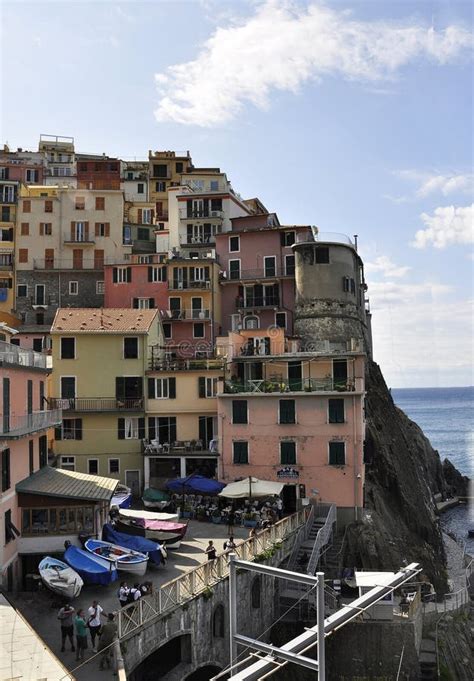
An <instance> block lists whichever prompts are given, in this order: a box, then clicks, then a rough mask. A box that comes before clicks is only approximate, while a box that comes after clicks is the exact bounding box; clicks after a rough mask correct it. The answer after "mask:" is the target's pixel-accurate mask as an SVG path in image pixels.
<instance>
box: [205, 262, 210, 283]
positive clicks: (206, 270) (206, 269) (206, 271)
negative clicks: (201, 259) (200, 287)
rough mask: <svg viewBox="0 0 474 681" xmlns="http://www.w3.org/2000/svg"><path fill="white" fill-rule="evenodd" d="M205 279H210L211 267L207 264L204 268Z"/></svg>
mask: <svg viewBox="0 0 474 681" xmlns="http://www.w3.org/2000/svg"><path fill="white" fill-rule="evenodd" d="M204 279H205V280H206V281H209V267H207V266H206V267H205V268H204Z"/></svg>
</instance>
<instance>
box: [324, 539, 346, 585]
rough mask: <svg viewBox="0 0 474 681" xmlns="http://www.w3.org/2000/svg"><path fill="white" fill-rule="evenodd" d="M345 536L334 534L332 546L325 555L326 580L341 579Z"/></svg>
mask: <svg viewBox="0 0 474 681" xmlns="http://www.w3.org/2000/svg"><path fill="white" fill-rule="evenodd" d="M344 540H345V535H344V534H333V537H332V544H330V545H329V546H328V549H327V551H326V552H325V553H324V555H323V570H324V575H325V577H326V579H339V578H340V576H341V569H342V558H343V551H342V549H343V546H344Z"/></svg>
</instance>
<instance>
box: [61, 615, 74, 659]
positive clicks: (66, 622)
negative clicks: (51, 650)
mask: <svg viewBox="0 0 474 681" xmlns="http://www.w3.org/2000/svg"><path fill="white" fill-rule="evenodd" d="M74 613H75V610H74V608H73V607H72V605H69V603H66V605H65V606H63V607H62V608H61V610H60V611H59V612H58V620H59V621H60V622H61V652H62V653H64V644H65V643H66V639H67V638H68V639H69V642H70V644H71V650H72V652H74V651H75V650H76V649H75V647H74V638H73V635H74V626H73V623H72V617H73V615H74Z"/></svg>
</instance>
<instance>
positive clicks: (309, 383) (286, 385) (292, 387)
mask: <svg viewBox="0 0 474 681" xmlns="http://www.w3.org/2000/svg"><path fill="white" fill-rule="evenodd" d="M354 390H355V383H354V380H353V379H347V380H345V381H338V380H334V379H332V378H327V379H326V378H323V379H320V378H303V379H299V380H296V379H294V380H293V379H290V380H289V379H282V380H278V381H272V380H268V381H266V380H264V379H254V380H248V381H246V382H245V383H239V382H237V381H225V384H224V392H225V393H290V392H307V393H311V392H334V391H336V392H352V391H354Z"/></svg>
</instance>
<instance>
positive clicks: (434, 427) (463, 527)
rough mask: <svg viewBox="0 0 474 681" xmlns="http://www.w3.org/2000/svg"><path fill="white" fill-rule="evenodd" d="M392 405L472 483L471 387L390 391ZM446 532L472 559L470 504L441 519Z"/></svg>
mask: <svg viewBox="0 0 474 681" xmlns="http://www.w3.org/2000/svg"><path fill="white" fill-rule="evenodd" d="M391 392H392V397H393V399H394V402H395V404H396V405H397V406H398V407H400V409H403V411H404V412H405V413H406V415H407V416H408V417H409V418H410V419H411V420H412V421H415V423H417V424H418V425H419V426H420V428H421V429H422V430H423V432H424V433H425V435H426V436H427V437H428V439H429V440H430V442H431V444H432V446H433V447H434V449H437V450H438V452H439V455H440V457H441V459H442V460H443V459H445V458H448V459H449V460H450V461H451V462H452V464H453V465H454V466H456V468H457V469H458V470H459V471H461V473H463V474H464V475H467V476H468V477H469V478H471V480H473V479H474V386H470V387H465V388H392V391H391ZM441 522H442V525H443V528H444V529H445V530H446V531H449V532H452V533H453V534H454V535H456V537H457V538H458V539H459V540H460V541H466V551H467V552H468V553H470V554H471V555H474V538H469V537H468V536H467V532H468V529H474V504H471V505H470V506H469V507H468V506H467V505H460V506H457V507H456V508H453V509H451V510H449V511H446V513H444V514H443V515H442V518H441Z"/></svg>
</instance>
